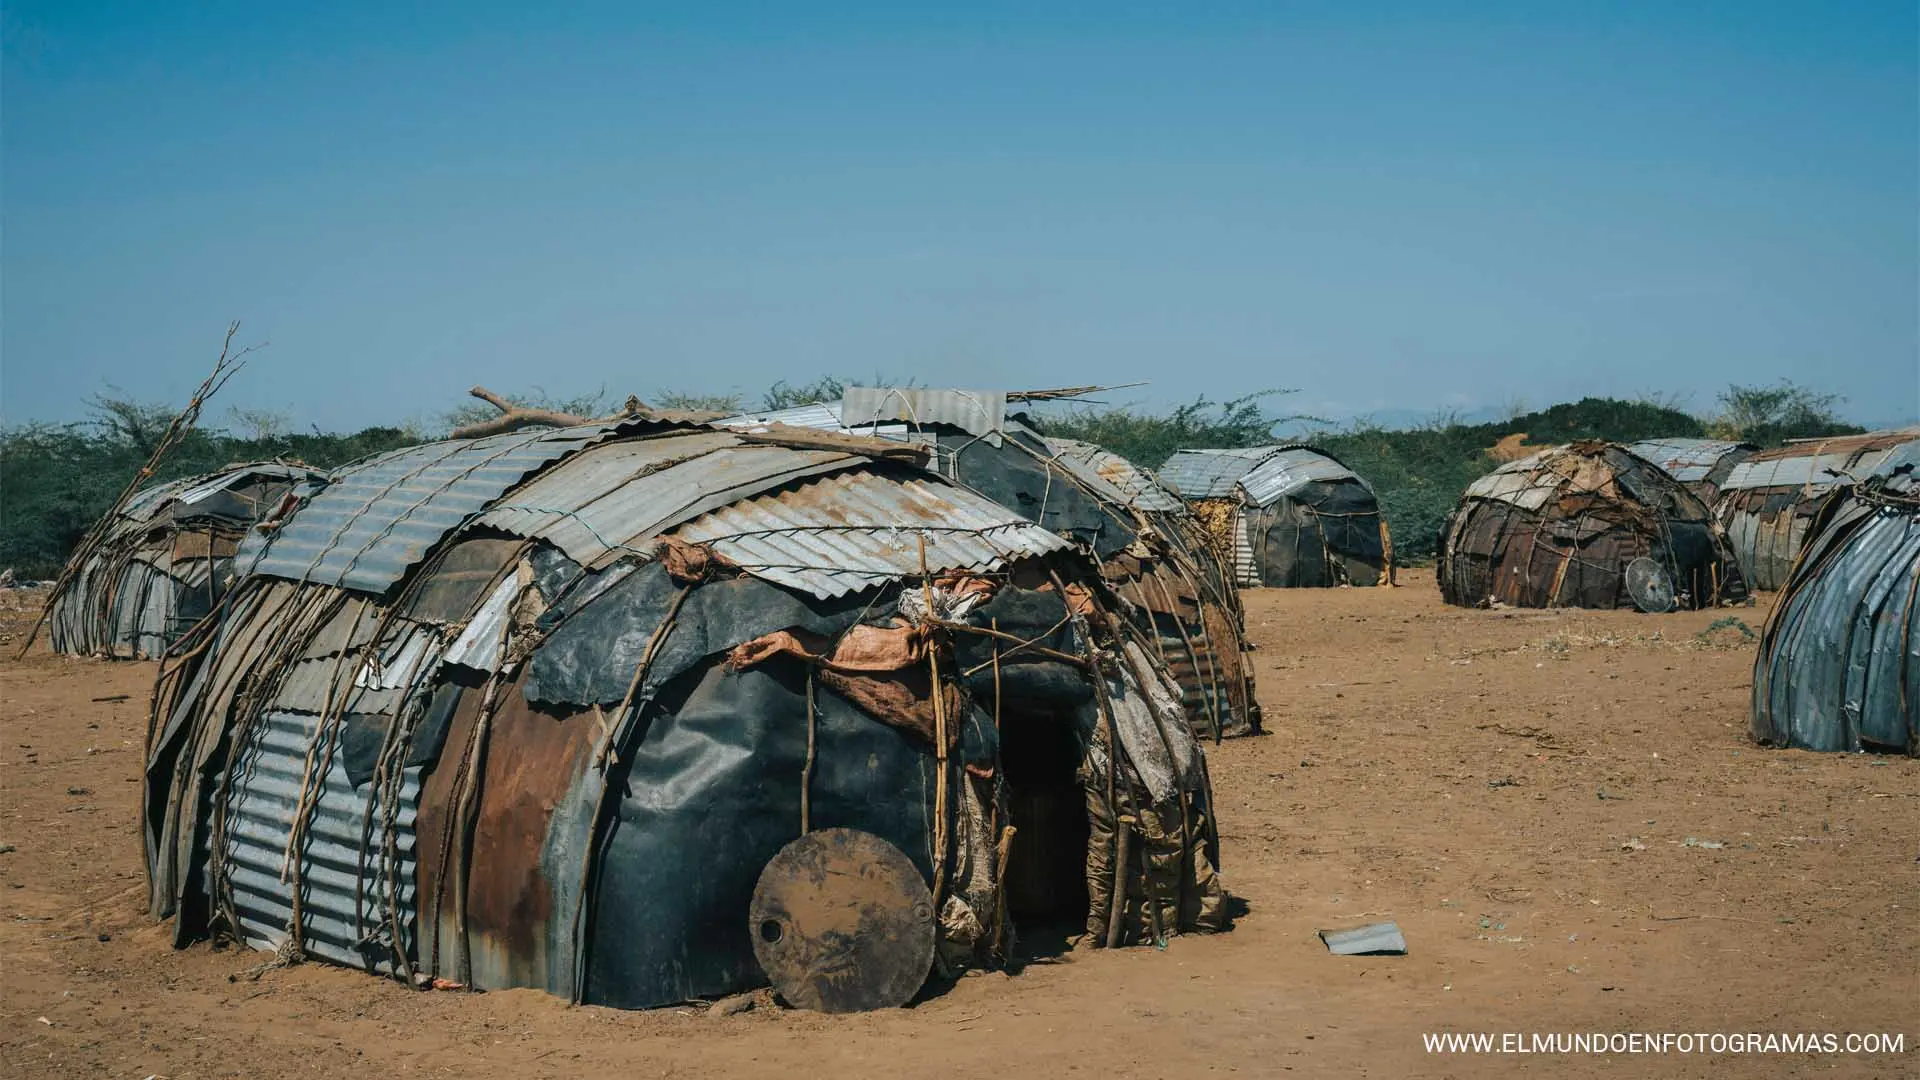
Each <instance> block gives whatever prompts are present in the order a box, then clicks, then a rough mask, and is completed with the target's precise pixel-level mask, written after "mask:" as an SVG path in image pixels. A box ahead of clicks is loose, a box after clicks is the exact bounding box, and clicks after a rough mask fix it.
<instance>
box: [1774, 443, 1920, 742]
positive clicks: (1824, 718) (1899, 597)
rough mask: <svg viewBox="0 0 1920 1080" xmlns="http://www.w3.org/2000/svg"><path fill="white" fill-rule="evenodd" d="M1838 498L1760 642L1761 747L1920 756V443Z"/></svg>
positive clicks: (1821, 514) (1820, 521)
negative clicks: (1919, 593)
mask: <svg viewBox="0 0 1920 1080" xmlns="http://www.w3.org/2000/svg"><path fill="white" fill-rule="evenodd" d="M1887 464H1888V465H1890V466H1891V467H1892V468H1891V469H1890V470H1889V471H1887V472H1884V473H1883V474H1882V475H1880V476H1877V477H1874V478H1872V479H1869V480H1867V481H1865V482H1863V483H1861V484H1858V485H1854V486H1849V487H1846V488H1842V489H1840V490H1839V491H1837V492H1835V493H1834V494H1832V495H1830V496H1829V497H1828V499H1827V501H1826V503H1825V504H1824V505H1823V506H1822V508H1821V509H1820V510H1819V511H1818V512H1817V513H1816V514H1815V515H1814V516H1813V518H1812V519H1811V520H1810V522H1809V532H1810V534H1811V535H1812V536H1813V539H1812V540H1811V541H1809V542H1808V543H1807V545H1806V548H1805V551H1804V553H1803V554H1801V556H1800V558H1799V561H1798V563H1797V564H1796V565H1795V566H1794V568H1793V572H1792V573H1791V574H1790V575H1789V576H1788V578H1787V580H1786V582H1785V584H1784V586H1783V587H1782V589H1781V592H1780V597H1779V603H1778V604H1777V605H1775V607H1774V609H1773V617H1772V618H1771V619H1769V620H1767V628H1766V630H1765V632H1764V633H1762V635H1761V637H1760V651H1759V655H1758V657H1756V658H1755V660H1754V668H1753V737H1754V739H1755V740H1757V741H1759V742H1761V743H1764V744H1766V745H1769V746H1797V747H1801V748H1804V749H1808V750H1876V751H1881V752H1887V753H1905V754H1912V755H1916V756H1920V600H1917V599H1916V589H1920V478H1916V476H1915V474H1914V470H1915V468H1916V467H1920V443H1908V444H1907V445H1906V446H1905V447H1903V448H1902V449H1901V451H1899V452H1898V453H1897V454H1896V455H1895V457H1894V458H1893V459H1890V460H1889V462H1888V463H1887Z"/></svg>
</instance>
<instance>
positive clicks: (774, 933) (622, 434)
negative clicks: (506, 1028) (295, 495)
mask: <svg viewBox="0 0 1920 1080" xmlns="http://www.w3.org/2000/svg"><path fill="white" fill-rule="evenodd" d="M269 524H270V525H271V526H272V527H271V529H270V530H264V531H259V532H256V533H255V534H253V535H252V536H250V537H249V539H248V541H247V542H246V543H245V544H243V545H242V549H241V551H240V553H239V554H238V556H237V557H236V568H237V569H238V570H239V571H240V572H241V573H242V574H243V575H244V576H243V577H242V578H241V579H240V580H239V581H238V582H237V583H236V585H235V587H234V591H233V594H232V595H231V596H230V597H229V599H228V602H227V603H226V604H224V605H223V606H222V608H221V610H220V613H219V616H218V618H217V619H210V620H207V621H205V622H202V623H201V624H200V626H199V627H198V628H197V629H196V630H195V631H194V636H193V637H192V638H190V639H189V643H190V644H191V645H192V647H191V648H185V647H183V648H181V649H180V650H178V651H177V658H176V659H174V660H173V661H171V662H170V666H169V667H168V668H166V669H165V670H164V671H163V674H162V678H161V681H160V684H159V686H158V688H157V692H156V695H155V704H154V717H153V725H152V728H151V731H152V737H151V740H150V745H149V746H148V749H147V755H146V760H147V761H148V772H147V788H146V803H145V813H144V821H145V835H146V840H147V856H148V869H149V875H150V886H151V896H150V899H151V904H152V908H151V910H152V911H154V912H155V913H156V915H158V916H162V917H164V916H167V915H172V916H174V918H175V920H176V934H177V937H178V938H179V939H180V940H181V941H183V942H184V941H185V940H190V939H192V938H194V937H196V936H198V935H201V934H208V933H211V934H224V935H231V936H233V937H237V938H239V939H241V940H244V941H246V942H247V943H249V944H252V945H253V946H255V947H257V948H261V949H267V950H274V951H276V952H278V953H280V954H282V955H285V956H291V957H297V956H302V955H305V956H311V957H315V958H319V959H325V960H328V961H331V962H334V963H340V964H347V965H351V966H355V967H360V968H364V969H366V970H369V971H376V972H383V973H388V974H391V975H394V976H396V977H399V978H402V979H405V980H408V981H411V982H418V983H427V982H431V981H433V980H436V979H444V980H450V981H453V982H456V983H460V984H464V985H467V986H471V987H475V988H479V989H497V988H508V987H536V988H541V989H545V990H547V991H550V992H552V993H554V994H558V995H560V996H563V997H566V998H569V999H572V1000H579V1001H588V1002H597V1003H602V1004H608V1005H615V1006H622V1007H645V1006H653V1005H661V1004H666V1003H670V1002H675V1001H681V1000H685V999H689V998H695V997H711V996H715V995H719V994H725V993H730V992H734V991H738V990H742V989H747V988H750V987H752V986H755V985H762V984H765V983H766V982H767V981H768V980H769V979H770V978H774V979H778V978H780V976H779V975H776V974H775V971H776V970H782V969H779V968H777V967H776V968H770V967H768V966H766V960H765V959H764V956H763V952H762V948H763V946H766V947H771V946H773V945H778V944H779V943H781V942H788V941H789V940H790V936H791V942H793V944H792V945H791V947H792V948H795V949H798V948H801V946H802V945H804V944H806V943H808V942H812V943H813V944H822V943H823V942H824V939H821V938H819V936H818V934H817V933H816V931H818V930H819V929H820V928H819V927H818V926H816V925H814V924H812V923H808V922H807V920H806V919H805V918H803V917H802V914H801V913H796V912H795V911H794V910H793V909H787V912H788V915H787V916H782V915H780V914H778V911H779V909H778V907H777V905H773V906H767V905H763V904H762V901H763V900H765V899H766V898H767V896H768V895H770V894H769V893H768V886H767V880H766V879H767V878H768V877H770V876H772V875H773V870H772V869H770V867H771V866H772V864H773V861H774V860H775V856H776V855H778V854H781V853H784V852H789V851H790V846H791V845H793V844H794V843H795V842H796V841H797V840H798V839H799V838H801V837H803V836H808V837H814V836H824V835H829V834H831V835H833V836H840V835H844V834H840V833H837V832H833V830H839V829H851V830H857V831H858V832H860V833H864V834H866V836H867V839H868V844H867V847H868V848H869V849H870V848H871V847H872V845H874V844H882V845H890V846H891V848H892V849H893V853H894V855H896V856H897V857H896V858H893V859H892V860H891V863H890V864H889V865H891V866H892V867H894V870H893V871H889V872H888V873H889V874H891V875H892V876H887V875H884V874H882V875H876V876H874V877H873V882H879V881H881V880H882V879H883V878H884V879H885V880H886V881H888V882H891V883H892V885H900V884H902V883H903V882H908V880H909V879H917V881H918V885H917V886H916V887H915V889H914V890H909V891H906V892H902V891H901V889H897V888H892V886H891V885H890V886H889V888H888V889H885V890H882V891H879V892H874V891H865V892H861V893H860V894H859V903H857V904H840V905H838V906H833V905H829V906H830V907H831V909H832V910H830V911H825V913H824V914H822V915H821V918H822V919H824V920H826V921H827V922H828V923H830V924H832V925H834V926H837V925H838V923H837V922H835V920H837V919H839V918H840V915H839V914H835V912H841V913H842V914H844V912H842V909H843V908H844V909H849V910H853V911H854V913H855V914H859V915H861V916H862V917H863V918H864V917H866V915H868V914H870V913H875V912H877V913H878V915H879V916H884V917H885V919H886V920H888V921H887V925H888V926H889V927H890V928H891V929H890V933H891V934H892V935H894V936H892V937H890V938H889V940H892V941H895V942H896V943H898V944H899V945H900V948H899V949H896V950H893V951H891V952H889V953H887V954H886V955H885V956H882V957H880V958H879V959H880V960H882V961H884V962H885V963H886V964H890V965H898V964H903V963H905V964H908V970H906V971H905V972H904V974H905V975H906V976H907V977H908V980H907V983H906V984H905V991H904V992H907V993H910V992H911V990H912V989H913V988H914V987H917V986H918V984H919V981H920V980H921V979H922V978H923V977H924V976H925V975H926V973H927V969H926V967H925V966H924V965H925V964H927V963H928V962H929V960H930V958H932V957H936V956H937V958H938V959H937V961H935V962H937V963H938V964H939V965H940V966H941V970H946V971H952V970H954V969H955V968H956V967H959V966H964V965H966V964H972V963H980V964H985V963H992V962H994V961H995V960H996V959H997V958H1000V957H1004V956H1006V955H1008V953H1009V951H1010V950H1011V949H1012V948H1013V941H1014V937H1015V935H1016V933H1017V931H1018V928H1019V926H1020V925H1022V924H1023V922H1024V921H1025V920H1027V919H1029V918H1034V919H1040V918H1053V917H1070V918H1073V919H1076V920H1084V921H1085V923H1086V924H1087V926H1088V928H1089V930H1097V931H1098V932H1099V937H1100V940H1103V941H1106V942H1109V943H1120V942H1126V941H1144V940H1149V939H1152V940H1162V939H1163V938H1164V936H1165V935H1169V934H1174V933H1178V932H1180V931H1182V930H1188V929H1205V928H1212V927H1217V926H1219V925H1220V924H1221V916H1222V905H1223V902H1224V897H1223V894H1222V893H1221V891H1220V887H1219V884H1218V880H1217V878H1216V877H1215V875H1214V874H1213V872H1212V870H1211V867H1212V866H1213V865H1214V860H1215V858H1216V856H1215V854H1214V853H1215V852H1216V851H1217V847H1216V844H1217V839H1216V837H1215V834H1214V830H1213V828H1212V825H1211V805H1210V794H1209V791H1208V787H1207V782H1206V774H1205V765H1204V761H1203V759H1202V757H1201V753H1200V749H1199V746H1198V745H1197V743H1196V742H1195V740H1194V739H1193V738H1192V736H1191V735H1190V734H1189V732H1188V731H1187V728H1186V725H1185V724H1184V723H1183V722H1182V719H1183V718H1182V715H1181V711H1180V708H1179V705H1178V691H1177V690H1176V689H1175V688H1174V686H1173V684H1172V682H1171V679H1170V677H1169V676H1168V674H1167V672H1166V670H1165V668H1164V667H1163V666H1162V665H1160V664H1159V663H1158V662H1157V660H1156V659H1155V656H1154V648H1153V645H1152V643H1151V642H1150V641H1148V640H1145V638H1144V637H1143V635H1141V634H1139V633H1137V632H1135V631H1134V630H1133V629H1132V624H1131V623H1130V622H1128V621H1127V620H1126V619H1124V618H1120V617H1118V616H1117V615H1116V614H1115V612H1116V611H1117V610H1118V609H1119V607H1120V603H1121V602H1120V601H1119V600H1118V598H1116V597H1115V596H1113V594H1112V593H1111V591H1110V590H1109V589H1108V588H1107V587H1106V586H1105V584H1104V583H1103V581H1102V579H1101V577H1100V575H1099V573H1098V572H1097V569H1096V568H1095V567H1094V566H1093V564H1092V563H1091V561H1090V560H1089V559H1088V558H1086V557H1085V556H1083V555H1081V554H1079V553H1077V552H1075V551H1074V550H1072V548H1071V546H1070V545H1069V544H1068V543H1067V542H1066V541H1064V540H1063V539H1062V538H1061V537H1059V536H1058V535H1056V534H1054V533H1051V532H1049V531H1047V530H1045V529H1042V528H1040V527H1039V526H1038V525H1035V524H1034V523H1033V522H1031V521H1028V520H1025V519H1023V518H1021V517H1020V516H1018V515H1016V514H1014V513H1011V512H1009V511H1008V510H1006V509H1005V508H1004V507H1001V506H999V505H997V504H995V503H994V502H992V501H990V500H987V499H984V498H982V497H980V496H979V495H977V494H975V493H973V492H972V491H969V490H968V489H966V488H964V487H961V486H959V485H956V484H954V483H951V482H949V481H946V480H943V479H941V478H939V477H937V476H934V475H932V474H930V473H929V472H928V471H926V470H925V468H924V458H923V451H921V450H919V449H918V448H915V447H910V446H902V445H898V444H894V443H887V442H882V441H877V440H871V439H851V438H847V437H845V436H840V435H835V434H832V433H827V432H818V431H798V430H794V429H786V428H783V429H781V430H779V431H777V432H766V433H756V432H744V431H741V432H736V431H725V430H716V429H711V428H698V427H687V426H670V425H666V424H661V423H652V422H645V421H641V420H637V419H636V420H627V421H619V422H597V423H591V424H585V425H580V426H574V427H565V428H555V429H550V430H536V431H525V430H522V431H516V432H512V433H508V434H499V435H493V436H490V437H487V438H479V439H464V440H449V441H446V442H439V443H432V444H428V445H424V446H419V447H414V448H410V449H407V450H401V451H396V452H394V453H391V454H387V455H384V456H381V457H378V458H375V459H372V460H369V461H367V462H365V463H362V464H360V465H357V466H354V467H351V468H348V469H344V470H341V471H340V472H339V473H337V474H336V475H335V476H334V477H333V479H332V480H331V482H330V483H329V484H328V485H327V486H326V487H324V488H323V489H322V490H320V491H319V492H318V493H316V494H313V495H312V496H311V497H310V498H307V499H305V500H304V501H303V502H301V503H300V504H299V505H298V506H297V507H294V508H292V509H290V510H289V511H288V512H287V513H286V514H285V515H283V516H281V517H279V518H277V519H275V520H273V521H271V522H270V523H269ZM1016 796H1017V797H1016ZM1016 831H1017V835H1018V840H1017V841H1015V840H1013V837H1014V835H1015V833H1016ZM817 853H818V852H816V854H817ZM869 865H870V866H872V867H874V868H877V869H885V867H884V866H882V865H881V864H880V863H873V864H862V865H860V866H854V867H852V868H851V869H850V870H849V871H848V872H849V874H850V875H851V877H849V878H848V879H847V880H862V881H865V880H867V877H866V876H864V875H865V874H866V867H867V866H869ZM900 867H905V868H906V869H905V870H904V871H899V869H898V868H900ZM896 871H897V872H896ZM902 875H904V876H902ZM835 880H839V879H835ZM870 883H872V882H870ZM777 884H778V882H776V885H777ZM815 884H816V885H819V884H820V881H818V880H816V881H815ZM828 884H831V883H830V882H829V883H828ZM823 887H824V886H823ZM876 887H877V886H876ZM915 893H917V894H918V898H917V899H916V897H915V895H914V894H915ZM771 895H772V896H773V897H774V898H775V899H777V898H778V897H779V896H780V895H783V894H780V893H779V892H778V891H777V889H776V890H775V892H773V893H772V894H771ZM843 899H844V897H843ZM823 910H824V909H823ZM789 916H790V917H789ZM750 920H751V924H750ZM840 940H842V943H843V944H844V943H845V942H847V941H851V942H853V943H854V945H855V946H856V949H857V947H858V946H859V944H860V942H862V941H867V940H870V938H869V937H866V936H860V935H854V936H852V937H845V938H842V939H840ZM782 947H783V948H784V947H788V946H782ZM922 948H924V949H925V950H926V952H925V953H924V954H921V953H919V952H918V951H917V950H919V949H922ZM936 949H937V952H936ZM790 955H791V954H790ZM915 956H918V957H919V959H918V961H917V963H918V964H919V965H920V966H918V967H917V968H916V967H914V966H913V964H912V963H910V962H911V961H913V960H914V957H915ZM843 959H844V957H843ZM864 970H866V969H864V968H862V966H861V965H860V964H858V963H851V964H841V965H840V966H839V967H837V968H835V969H834V974H835V975H836V977H839V978H843V979H854V980H857V979H859V978H861V977H862V973H863V971H864ZM785 974H786V975H787V976H793V975H794V972H793V971H791V970H787V971H786V972H785ZM900 974H902V972H900V971H892V972H891V975H900ZM800 976H802V977H804V978H812V976H809V975H807V973H806V971H804V970H802V971H801V972H800ZM776 985H779V986H781V989H782V992H783V993H786V994H788V995H789V998H790V999H792V998H793V994H792V991H793V989H794V988H793V987H792V986H790V985H788V984H787V983H784V982H776ZM888 985H890V986H893V987H894V988H895V989H896V990H897V989H898V988H899V986H900V985H901V984H899V983H898V980H892V979H890V981H889V983H888Z"/></svg>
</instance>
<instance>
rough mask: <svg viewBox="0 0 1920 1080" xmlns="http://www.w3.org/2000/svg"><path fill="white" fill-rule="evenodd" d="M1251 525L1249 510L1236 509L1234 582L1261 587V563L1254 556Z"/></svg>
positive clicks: (1244, 586)
mask: <svg viewBox="0 0 1920 1080" xmlns="http://www.w3.org/2000/svg"><path fill="white" fill-rule="evenodd" d="M1250 527H1251V523H1250V522H1248V521H1247V512H1246V511H1244V510H1239V511H1235V513H1234V515H1233V583H1234V584H1235V585H1238V586H1240V587H1241V588H1243V589H1256V588H1259V587H1260V564H1259V563H1258V562H1257V561H1255V560H1254V557H1253V536H1252V534H1251V533H1250V532H1249V531H1248V530H1249V528H1250Z"/></svg>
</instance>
